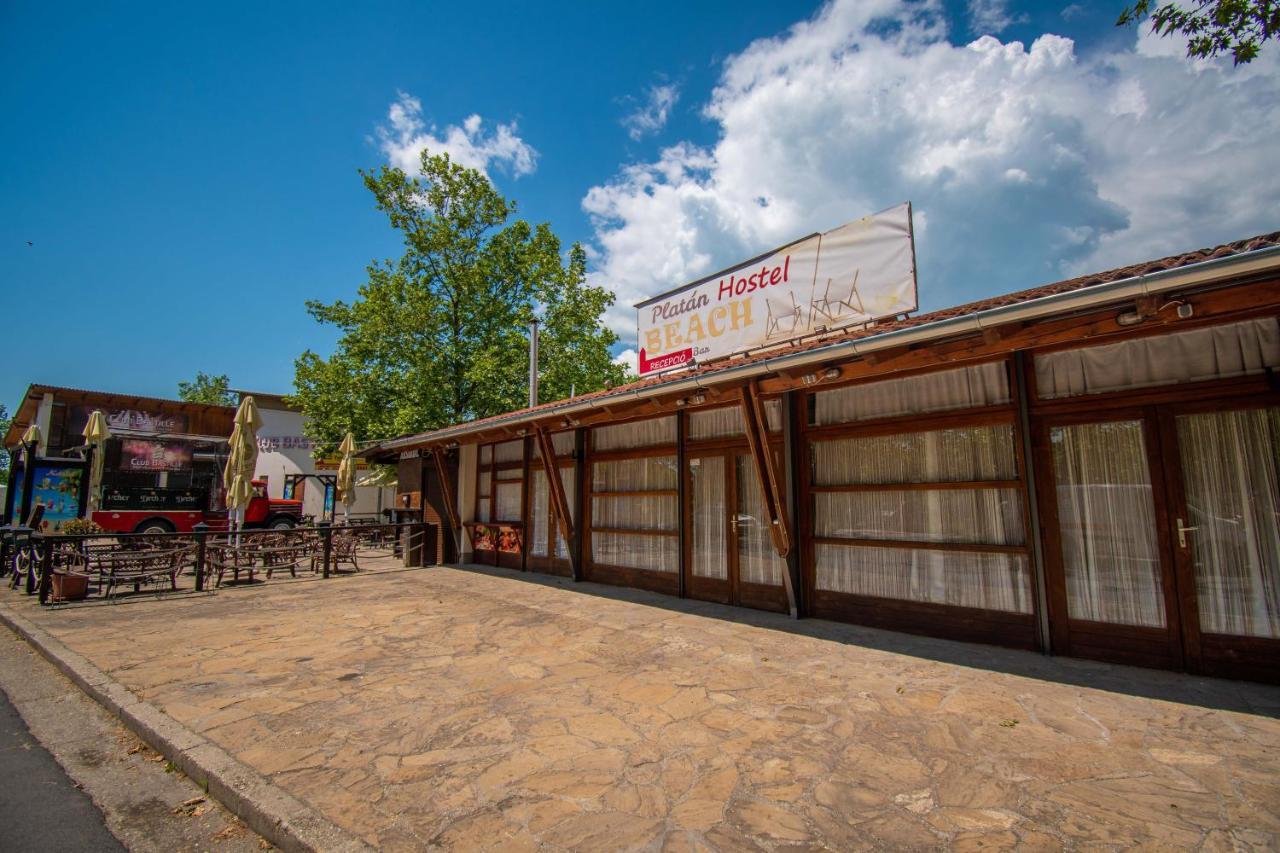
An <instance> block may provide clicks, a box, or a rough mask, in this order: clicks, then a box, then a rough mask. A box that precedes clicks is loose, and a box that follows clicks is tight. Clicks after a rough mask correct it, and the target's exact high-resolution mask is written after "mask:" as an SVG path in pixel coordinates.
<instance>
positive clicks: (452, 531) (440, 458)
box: [431, 447, 462, 544]
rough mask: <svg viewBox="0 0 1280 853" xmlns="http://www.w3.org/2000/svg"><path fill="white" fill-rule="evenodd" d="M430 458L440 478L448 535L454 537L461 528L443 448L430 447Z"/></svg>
mask: <svg viewBox="0 0 1280 853" xmlns="http://www.w3.org/2000/svg"><path fill="white" fill-rule="evenodd" d="M431 458H432V459H433V460H434V461H435V463H436V477H437V478H438V479H439V480H440V498H441V500H443V501H444V511H445V514H447V515H448V516H449V518H448V521H449V536H450V538H456V537H457V535H458V531H459V530H460V529H462V528H461V526H460V525H459V524H458V508H457V504H455V503H454V502H453V484H452V483H450V482H449V466H447V465H445V462H444V448H443V447H433V448H431ZM455 544H456V543H455Z"/></svg>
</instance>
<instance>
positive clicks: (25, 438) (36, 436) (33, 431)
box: [22, 424, 40, 445]
mask: <svg viewBox="0 0 1280 853" xmlns="http://www.w3.org/2000/svg"><path fill="white" fill-rule="evenodd" d="M22 443H23V444H35V445H38V444H40V427H39V426H37V425H36V424H32V425H31V426H29V427H27V431H26V432H24V433H23V434H22Z"/></svg>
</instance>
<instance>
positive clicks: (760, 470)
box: [742, 379, 791, 557]
mask: <svg viewBox="0 0 1280 853" xmlns="http://www.w3.org/2000/svg"><path fill="white" fill-rule="evenodd" d="M742 421H743V424H744V426H745V427H746V433H747V444H749V445H750V447H751V459H752V461H753V462H754V463H755V469H756V475H757V476H758V477H759V478H760V492H761V494H763V495H764V509H765V512H766V513H767V514H768V516H769V536H770V538H771V539H772V540H773V550H775V551H777V552H778V556H779V557H786V556H787V554H789V553H791V528H790V526H789V524H788V522H787V513H786V496H785V495H784V494H783V492H782V488H781V484H780V482H779V480H778V470H777V469H778V466H777V463H776V462H775V460H774V456H773V453H772V452H771V451H770V450H769V421H768V418H767V417H766V415H765V411H764V401H762V400H761V399H760V385H759V383H758V381H757V380H755V379H752V380H751V381H749V382H748V383H747V384H746V385H744V386H742Z"/></svg>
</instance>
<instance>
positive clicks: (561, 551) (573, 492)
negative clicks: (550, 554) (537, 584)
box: [556, 466, 578, 560]
mask: <svg viewBox="0 0 1280 853" xmlns="http://www.w3.org/2000/svg"><path fill="white" fill-rule="evenodd" d="M575 473H576V470H575V468H574V467H572V466H571V467H561V468H560V482H561V483H562V484H563V486H564V497H565V500H566V501H567V502H568V503H569V512H570V513H576V512H577V501H576V499H575V498H576V496H577V488H578V478H577V477H576V476H575ZM570 520H572V521H573V522H574V523H575V524H576V523H577V521H578V519H577V518H573V517H572V516H570ZM556 557H557V558H559V559H561V560H567V559H569V543H568V542H566V541H565V538H564V536H562V535H561V533H560V525H558V524H557V525H556Z"/></svg>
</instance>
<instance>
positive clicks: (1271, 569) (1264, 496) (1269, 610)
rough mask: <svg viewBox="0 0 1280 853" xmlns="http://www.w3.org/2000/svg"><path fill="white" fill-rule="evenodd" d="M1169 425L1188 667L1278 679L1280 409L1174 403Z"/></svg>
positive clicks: (1166, 418) (1164, 422)
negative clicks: (1181, 404) (1179, 405)
mask: <svg viewBox="0 0 1280 853" xmlns="http://www.w3.org/2000/svg"><path fill="white" fill-rule="evenodd" d="M1161 427H1162V434H1163V437H1164V441H1165V443H1166V445H1167V446H1168V447H1169V448H1170V451H1169V456H1170V457H1171V462H1172V463H1174V464H1171V465H1170V468H1171V471H1172V473H1171V475H1170V477H1169V505H1170V516H1171V518H1170V526H1171V530H1172V538H1173V539H1174V543H1175V547H1174V549H1173V551H1174V559H1175V563H1176V565H1177V571H1178V577H1179V581H1180V587H1181V588H1182V589H1184V590H1185V593H1184V595H1183V596H1182V602H1181V604H1182V621H1183V626H1184V628H1183V630H1184V634H1185V636H1184V645H1185V648H1186V654H1187V658H1188V663H1189V665H1190V667H1191V668H1192V669H1193V670H1196V671H1200V672H1205V673H1209V674H1214V675H1226V676H1238V677H1246V678H1265V679H1269V680H1280V406H1277V405H1275V404H1274V401H1272V405H1261V406H1259V405H1256V404H1255V405H1251V406H1248V407H1245V406H1243V405H1241V406H1237V407H1231V406H1224V405H1221V404H1215V405H1213V406H1212V407H1210V406H1203V405H1202V406H1195V407H1192V406H1184V407H1172V408H1170V409H1168V410H1167V411H1165V412H1163V413H1162V418H1161Z"/></svg>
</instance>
